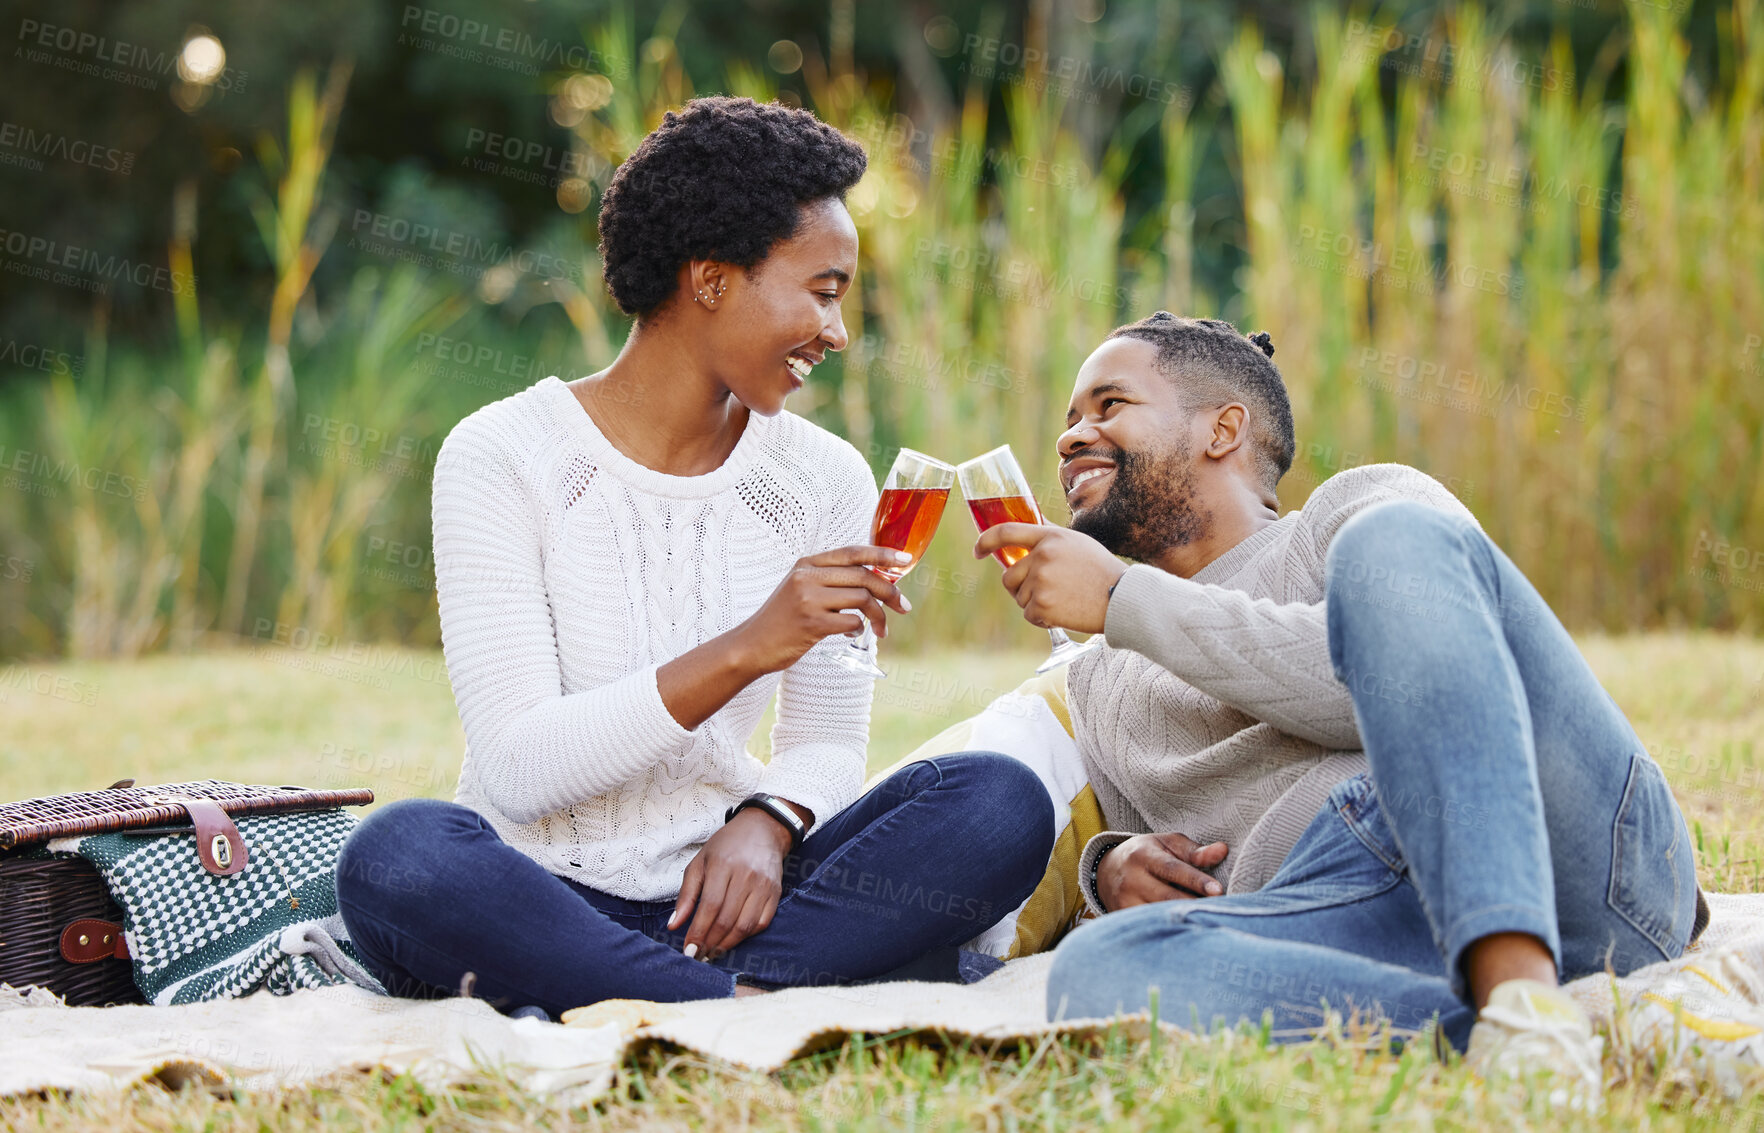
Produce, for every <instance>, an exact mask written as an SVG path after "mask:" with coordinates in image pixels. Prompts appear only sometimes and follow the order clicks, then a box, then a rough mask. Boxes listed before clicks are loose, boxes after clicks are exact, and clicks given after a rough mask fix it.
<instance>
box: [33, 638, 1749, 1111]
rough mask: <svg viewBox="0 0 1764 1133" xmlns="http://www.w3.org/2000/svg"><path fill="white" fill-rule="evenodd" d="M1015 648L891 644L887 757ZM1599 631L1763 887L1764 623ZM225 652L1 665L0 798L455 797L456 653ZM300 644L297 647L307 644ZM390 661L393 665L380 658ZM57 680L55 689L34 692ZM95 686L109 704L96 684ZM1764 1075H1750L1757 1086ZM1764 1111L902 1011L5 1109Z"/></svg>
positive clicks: (1643, 1088) (1625, 699)
mask: <svg viewBox="0 0 1764 1133" xmlns="http://www.w3.org/2000/svg"><path fill="white" fill-rule="evenodd" d="M1024 645H1025V646H1026V647H1025V648H1023V649H1022V650H1019V651H1015V652H1000V653H985V654H979V653H976V654H961V653H955V652H947V651H945V652H927V653H921V654H909V653H905V652H903V651H901V650H899V649H888V650H885V651H884V654H883V667H884V668H887V669H889V670H890V671H891V673H892V674H893V675H892V678H891V680H890V681H888V682H884V683H883V684H881V685H879V686H878V693H879V696H878V701H877V709H876V718H875V723H874V728H873V735H874V740H873V743H872V752H873V756H872V766H873V767H880V766H885V765H886V764H888V763H890V762H892V761H893V760H894V759H896V758H898V757H899V756H900V755H902V754H905V753H906V752H907V751H909V750H910V749H911V748H912V747H914V746H916V745H917V744H918V743H919V742H921V741H922V740H924V739H926V738H928V737H929V736H931V735H933V734H935V733H936V732H938V731H940V730H941V729H943V728H944V727H946V726H947V725H948V724H950V723H953V722H954V721H956V720H958V719H961V718H962V717H963V716H965V715H967V714H968V713H969V712H971V711H972V710H973V705H972V702H973V701H976V700H978V701H979V702H980V703H984V700H985V699H987V698H989V697H990V696H991V695H993V693H994V692H996V691H1003V690H1005V689H1008V688H1010V687H1012V686H1013V685H1014V684H1015V683H1016V682H1017V681H1018V680H1019V679H1020V678H1021V677H1023V676H1026V675H1027V674H1028V672H1029V671H1030V669H1031V667H1032V666H1033V664H1034V662H1035V661H1036V660H1038V659H1039V657H1040V653H1039V652H1038V651H1037V649H1036V646H1039V642H1034V644H1033V645H1031V644H1030V642H1029V639H1028V638H1027V637H1026V638H1025V641H1024ZM1581 646H1582V648H1583V650H1584V651H1585V653H1586V655H1587V657H1588V659H1589V661H1590V662H1591V663H1592V665H1593V667H1594V669H1595V670H1596V671H1597V672H1598V673H1599V676H1600V678H1601V679H1602V680H1603V681H1604V682H1605V685H1606V687H1607V688H1608V689H1609V690H1610V691H1611V693H1612V695H1613V696H1614V697H1615V698H1616V699H1617V701H1618V703H1619V704H1621V705H1622V706H1623V708H1624V710H1625V711H1626V712H1627V713H1628V714H1629V716H1630V719H1631V720H1632V721H1633V722H1634V723H1635V726H1636V730H1637V732H1638V733H1639V734H1640V736H1641V738H1642V740H1643V742H1644V743H1645V744H1646V745H1647V746H1648V749H1649V750H1650V751H1651V752H1652V753H1653V754H1654V756H1655V757H1656V758H1657V759H1658V760H1660V762H1661V764H1662V766H1663V767H1664V768H1665V769H1666V772H1667V775H1668V777H1669V778H1670V779H1671V780H1672V782H1673V785H1674V788H1675V789H1676V790H1677V792H1678V795H1679V798H1680V801H1681V802H1682V804H1683V806H1684V808H1685V811H1686V814H1687V816H1688V817H1689V818H1690V820H1691V822H1692V824H1693V826H1694V827H1695V828H1696V831H1697V835H1698V841H1699V866H1700V871H1701V874H1702V878H1703V882H1704V884H1705V885H1706V886H1707V887H1709V888H1713V889H1718V890H1723V891H1740V892H1753V891H1759V890H1764V875H1761V871H1760V862H1761V861H1764V857H1761V846H1764V815H1761V813H1760V810H1761V808H1760V807H1759V805H1758V804H1759V801H1760V793H1761V792H1760V785H1761V780H1760V776H1759V773H1758V770H1757V761H1756V751H1755V748H1754V739H1753V737H1755V736H1757V735H1758V734H1759V733H1760V731H1761V730H1764V642H1760V641H1757V640H1752V639H1747V638H1734V637H1724V636H1720V635H1714V634H1675V635H1667V634H1649V635H1636V636H1629V637H1587V638H1583V639H1581ZM306 661H313V662H314V665H315V666H316V665H317V664H318V662H319V658H317V657H315V656H314V655H312V654H289V653H282V652H274V651H272V652H267V653H265V652H258V653H209V654H197V655H193V656H177V657H170V656H164V657H154V658H148V659H145V660H140V661H132V662H68V663H60V664H54V665H40V666H33V667H20V666H15V667H13V668H11V669H7V670H3V671H0V696H3V698H4V699H3V700H0V710H3V711H4V712H5V714H6V718H7V720H8V727H7V729H6V732H5V734H4V736H3V737H0V797H5V798H18V797H24V796H28V795H33V794H39V793H45V792H51V791H60V790H74V789H84V788H89V787H94V786H103V785H105V784H108V783H110V782H111V781H112V780H114V779H117V778H120V777H123V776H125V775H133V776H135V777H137V778H139V779H140V780H141V781H142V782H163V781H174V780H177V779H182V778H202V777H209V776H213V777H217V778H229V779H241V780H261V781H264V782H275V783H281V782H298V783H303V784H306V785H311V786H317V785H365V786H370V787H373V788H374V790H375V791H376V793H377V794H378V796H379V798H380V799H382V800H390V799H393V798H399V797H404V796H407V795H414V794H427V795H436V796H440V797H447V796H448V795H449V794H450V793H451V791H452V786H453V779H454V776H455V774H456V773H457V768H458V761H459V756H460V752H461V749H462V746H463V740H462V737H461V735H460V731H459V724H458V720H457V718H456V716H455V714H454V709H453V703H452V697H451V694H450V692H449V690H448V687H447V685H446V683H445V678H444V677H441V676H439V668H438V661H439V658H438V657H437V656H436V655H435V654H432V653H424V652H417V651H395V650H388V651H382V652H377V653H376V652H369V653H367V654H364V655H361V656H357V657H356V658H355V659H353V660H351V659H349V657H348V655H347V654H346V653H342V654H340V657H339V658H338V659H336V660H329V659H327V661H328V663H329V664H330V665H331V666H332V668H331V669H330V670H328V671H322V670H321V669H320V668H318V667H308V666H306V665H305V664H304V662H306ZM296 662H299V664H296ZM381 682H383V683H381ZM35 690H44V691H35ZM88 701H89V703H88ZM1760 1084H1764V1082H1754V1083H1753V1085H1754V1086H1756V1085H1760ZM1761 1113H1764V1111H1761V1110H1760V1109H1759V1108H1758V1106H1757V1105H1756V1104H1755V1103H1753V1102H1752V1101H1750V1100H1749V1099H1748V1100H1743V1101H1741V1102H1738V1103H1734V1102H1727V1101H1723V1100H1721V1099H1719V1098H1717V1097H1714V1096H1701V1095H1698V1094H1695V1093H1693V1092H1689V1091H1687V1090H1686V1089H1685V1088H1684V1087H1683V1086H1682V1085H1681V1084H1677V1083H1675V1082H1673V1081H1672V1080H1670V1078H1666V1077H1661V1076H1659V1075H1656V1074H1653V1073H1650V1072H1648V1071H1647V1070H1646V1069H1645V1068H1644V1070H1643V1072H1642V1073H1641V1074H1640V1076H1639V1077H1638V1079H1637V1080H1635V1081H1631V1082H1628V1083H1625V1084H1623V1085H1620V1086H1618V1087H1616V1088H1614V1089H1613V1090H1612V1092H1611V1094H1610V1095H1609V1097H1608V1099H1607V1112H1606V1114H1605V1115H1604V1116H1603V1117H1602V1118H1600V1119H1597V1120H1591V1119H1581V1118H1575V1117H1562V1116H1560V1115H1554V1114H1550V1113H1547V1112H1545V1111H1544V1110H1542V1109H1541V1108H1538V1107H1537V1105H1535V1104H1530V1105H1520V1104H1518V1103H1516V1102H1512V1101H1509V1100H1508V1099H1504V1098H1499V1097H1488V1096H1480V1095H1479V1094H1478V1092H1477V1091H1476V1090H1475V1089H1474V1088H1473V1084H1472V1083H1471V1081H1470V1079H1469V1078H1468V1076H1467V1075H1466V1074H1464V1073H1463V1071H1462V1070H1461V1069H1458V1068H1456V1067H1454V1066H1442V1065H1440V1064H1438V1063H1437V1062H1435V1061H1434V1060H1433V1058H1432V1056H1431V1055H1430V1054H1428V1053H1426V1052H1423V1051H1421V1050H1419V1049H1414V1048H1411V1049H1410V1050H1409V1051H1408V1052H1406V1053H1404V1054H1401V1055H1392V1054H1389V1053H1383V1052H1369V1051H1367V1050H1364V1049H1361V1048H1360V1047H1358V1046H1356V1045H1355V1044H1354V1043H1351V1042H1348V1041H1336V1042H1318V1043H1312V1044H1306V1045H1304V1046H1299V1047H1290V1048H1284V1049H1274V1050H1269V1049H1264V1046H1263V1044H1262V1042H1261V1040H1260V1038H1259V1036H1257V1035H1255V1034H1253V1033H1249V1032H1247V1031H1246V1032H1241V1033H1234V1034H1221V1035H1216V1036H1213V1037H1211V1038H1208V1039H1204V1040H1199V1039H1197V1040H1183V1041H1163V1042H1154V1043H1145V1042H1128V1041H1126V1040H1124V1039H1121V1038H1114V1039H1110V1040H1106V1041H1103V1042H1100V1043H1097V1044H1094V1045H1084V1044H1074V1043H1069V1042H1057V1043H1049V1044H1041V1045H1034V1046H1027V1047H1021V1048H1005V1049H988V1048H984V1047H978V1046H972V1045H956V1046H945V1045H943V1044H941V1043H939V1042H937V1041H935V1040H934V1039H928V1038H925V1037H913V1036H882V1037H880V1038H870V1039H867V1040H864V1041H859V1042H853V1043H849V1044H847V1045H846V1046H845V1047H843V1048H841V1049H839V1050H836V1051H831V1052H827V1053H825V1054H823V1055H820V1056H817V1057H814V1058H808V1059H803V1060H800V1061H798V1062H797V1063H794V1064H792V1065H791V1066H789V1067H787V1068H785V1070H783V1071H782V1072H780V1073H778V1074H775V1075H767V1074H753V1073H746V1072H740V1071H734V1070H731V1069H729V1068H727V1067H721V1066H715V1065H707V1064H705V1063H704V1062H703V1061H702V1060H700V1059H697V1058H695V1057H692V1056H689V1055H680V1054H678V1053H676V1052H672V1051H669V1050H665V1049H651V1050H646V1051H642V1052H639V1053H638V1054H636V1055H635V1056H633V1057H632V1058H631V1059H630V1060H629V1061H628V1062H627V1064H626V1066H625V1068H624V1072H623V1074H622V1075H621V1078H620V1082H619V1085H618V1086H617V1087H616V1088H615V1090H614V1091H613V1093H612V1094H610V1095H609V1096H608V1097H607V1098H605V1099H603V1100H602V1101H601V1102H600V1103H598V1104H597V1105H595V1106H593V1107H592V1108H589V1109H582V1110H577V1111H575V1112H573V1113H566V1112H563V1111H560V1110H558V1109H556V1108H554V1107H550V1106H547V1105H546V1104H545V1103H543V1102H541V1101H538V1100H536V1099H534V1098H531V1097H527V1096H523V1095H522V1094H521V1093H519V1092H518V1091H514V1090H511V1089H509V1088H507V1087H506V1086H505V1085H502V1084H499V1083H495V1082H490V1081H486V1082H483V1083H478V1084H473V1085H470V1086H466V1087H461V1088H456V1089H453V1090H448V1091H441V1092H435V1091H429V1090H425V1089H424V1088H422V1087H421V1086H420V1085H419V1084H417V1083H416V1082H415V1081H413V1080H411V1079H409V1078H406V1077H377V1076H371V1075H362V1076H352V1077H350V1078H348V1079H347V1080H342V1081H339V1082H337V1083H335V1084H333V1085H329V1086H326V1087H322V1088H311V1089H301V1090H291V1091H285V1092H282V1093H277V1094H272V1093H260V1094H253V1095H239V1096H237V1097H234V1098H231V1099H217V1098H213V1097H210V1096H208V1095H207V1094H203V1093H199V1092H194V1091H187V1092H185V1093H182V1094H176V1095H173V1094H167V1093H164V1092H162V1091H158V1090H152V1089H143V1090H138V1091H136V1092H134V1093H132V1094H129V1095H127V1096H123V1097H117V1098H111V1099H100V1098H84V1097H75V1098H71V1099H51V1100H36V1101H18V1102H0V1127H3V1128H7V1129H11V1128H27V1127H28V1128H41V1129H90V1128H118V1129H121V1128H131V1129H203V1130H221V1129H240V1130H261V1129H325V1130H332V1129H354V1128H375V1129H379V1128H388V1127H391V1128H399V1129H468V1128H471V1129H477V1128H529V1127H544V1128H550V1127H554V1126H556V1127H562V1126H566V1125H570V1124H585V1125H588V1126H591V1127H594V1128H606V1129H632V1128H644V1129H700V1128H712V1129H725V1128H740V1129H747V1128H754V1129H780V1130H819V1129H833V1128H840V1129H845V1128H852V1129H864V1128H874V1129H902V1128H910V1129H943V1128H950V1129H987V1130H993V1129H1060V1128H1081V1129H1097V1128H1119V1129H1150V1128H1160V1129H1161V1128H1191V1127H1192V1128H1201V1127H1205V1128H1214V1127H1227V1128H1249V1129H1254V1128H1280V1129H1287V1128H1311V1129H1318V1130H1332V1129H1363V1128H1368V1127H1372V1126H1403V1127H1410V1126H1420V1127H1427V1128H1441V1129H1457V1128H1466V1129H1482V1128H1488V1127H1491V1126H1494V1125H1497V1124H1507V1125H1520V1126H1544V1125H1548V1126H1550V1127H1564V1128H1572V1127H1575V1126H1584V1127H1588V1128H1619V1127H1630V1126H1638V1125H1647V1126H1650V1127H1651V1126H1670V1127H1672V1128H1685V1129H1705V1128H1708V1129H1715V1128H1719V1129H1723V1130H1736V1129H1751V1128H1754V1127H1756V1126H1757V1125H1759V1124H1760V1116H1761Z"/></svg>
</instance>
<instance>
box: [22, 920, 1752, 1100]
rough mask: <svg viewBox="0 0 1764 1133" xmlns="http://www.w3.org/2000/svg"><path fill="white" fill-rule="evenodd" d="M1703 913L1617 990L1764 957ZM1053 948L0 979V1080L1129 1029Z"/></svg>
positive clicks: (464, 1073)
mask: <svg viewBox="0 0 1764 1133" xmlns="http://www.w3.org/2000/svg"><path fill="white" fill-rule="evenodd" d="M1709 905H1710V909H1711V911H1712V912H1713V920H1712V921H1711V923H1710V926H1709V930H1708V932H1707V933H1705V934H1704V937H1703V939H1702V940H1701V941H1700V942H1699V943H1698V947H1697V948H1696V949H1694V950H1693V951H1692V952H1691V953H1688V954H1687V955H1686V957H1685V958H1684V959H1682V960H1679V961H1676V962H1674V963H1671V964H1657V965H1654V966H1653V967H1650V968H1645V969H1642V970H1641V971H1639V972H1637V973H1634V974H1633V975H1631V976H1629V977H1627V978H1625V979H1623V980H1620V981H1618V982H1619V990H1620V991H1621V992H1622V994H1624V995H1625V996H1632V995H1634V994H1636V993H1638V992H1639V991H1642V990H1645V989H1646V988H1647V987H1648V986H1649V985H1650V984H1651V983H1653V982H1655V981H1657V980H1659V979H1661V978H1662V977H1663V976H1664V975H1665V974H1666V973H1668V972H1670V971H1671V970H1673V969H1675V968H1677V967H1679V966H1681V965H1683V964H1685V963H1689V962H1692V961H1693V960H1694V958H1695V957H1696V956H1699V955H1706V954H1708V953H1711V952H1714V951H1718V950H1721V949H1726V948H1736V947H1737V948H1743V949H1745V950H1746V951H1747V952H1748V954H1749V955H1751V956H1752V957H1753V959H1754V962H1755V963H1764V894H1757V895H1745V896H1726V895H1721V894H1711V895H1710V897H1709ZM1051 963H1052V956H1051V955H1048V954H1043V955H1039V956H1030V957H1027V958H1025V959H1022V960H1015V961H1012V962H1011V963H1009V964H1006V965H1005V967H1004V968H1003V969H1002V970H1001V971H999V972H997V973H995V974H994V975H992V976H991V977H989V978H987V979H985V980H983V981H981V982H980V983H977V984H971V985H968V986H959V985H953V984H930V983H891V984H873V985H869V986H864V987H846V988H799V989H795V990H791V991H783V992H778V993H775V994H772V995H764V996H756V997H753V998H747V999H729V1000H712V1001H706V1002H699V1003H688V1004H677V1005H661V1004H615V1005H601V1006H600V1007H597V1008H593V1009H590V1010H588V1011H586V1012H583V1013H581V1014H577V1013H575V1012H572V1013H571V1016H572V1019H571V1024H570V1025H564V1024H558V1023H541V1022H538V1021H536V1020H532V1019H519V1020H511V1019H508V1018H506V1017H504V1016H502V1015H500V1014H498V1013H497V1012H496V1011H495V1010H494V1009H492V1008H491V1007H490V1006H488V1005H487V1004H485V1003H483V1002H482V1001H479V1000H470V999H448V1000H430V1001H419V1000H406V999H386V998H382V997H378V996H375V995H373V994H372V993H370V992H367V991H364V990H362V989H360V988H355V987H347V986H344V987H332V988H321V989H315V990H310V991H300V992H296V993H295V994H293V995H289V996H281V997H276V996H270V995H265V994H258V995H253V996H250V997H248V998H245V999H235V1000H222V1001H217V1002H210V1003H200V1004H191V1005H189V1006H183V1007H105V1008H97V1007H65V1006H63V1005H61V1004H60V1003H59V1002H58V1001H56V1000H55V998H54V997H53V996H50V995H47V994H46V993H43V992H41V991H36V992H34V993H32V994H29V995H26V994H22V993H20V992H17V991H14V990H12V989H10V988H6V987H5V986H4V985H0V1011H5V1012H6V1015H5V1019H4V1022H0V1036H4V1037H3V1038H0V1096H12V1095H16V1094H24V1093H31V1092H34V1091H37V1090H42V1089H46V1088H59V1089H64V1090H91V1091H100V1090H115V1089H121V1088H126V1087H129V1086H131V1085H134V1084H136V1083H140V1082H143V1081H149V1080H158V1081H161V1082H166V1083H169V1084H177V1083H180V1082H186V1081H196V1082H201V1083H205V1084H208V1085H211V1086H215V1087H220V1086H223V1085H225V1086H233V1087H237V1088H242V1089H251V1090H256V1089H272V1088H277V1087H285V1086H301V1085H306V1084H308V1083H313V1082H319V1081H322V1080H325V1079H332V1078H335V1077H336V1076H337V1075H339V1074H342V1073H348V1072H359V1071H362V1070H368V1069H372V1068H375V1067H383V1068H385V1069H387V1070H391V1071H394V1072H400V1071H406V1070H408V1071H410V1072H411V1073H412V1074H413V1075H415V1076H416V1077H417V1078H418V1079H419V1080H421V1081H422V1082H423V1083H424V1084H425V1085H427V1086H430V1087H431V1088H440V1087H445V1086H447V1085H451V1084H454V1083H457V1082H461V1081H464V1080H467V1079H470V1078H474V1077H477V1076H480V1075H483V1074H485V1073H489V1074H493V1075H497V1076H500V1077H501V1078H503V1079H504V1080H505V1081H507V1082H509V1083H510V1084H512V1085H514V1086H515V1087H517V1088H520V1089H523V1090H526V1091H529V1092H530V1093H532V1094H535V1095H539V1096H544V1097H549V1098H552V1099H553V1100H556V1101H559V1102H561V1103H563V1104H571V1105H573V1104H580V1103H581V1102H584V1101H587V1100H590V1099H592V1098H593V1097H594V1096H595V1095H596V1094H597V1093H599V1092H600V1091H602V1090H604V1089H605V1088H606V1087H607V1086H608V1085H609V1084H610V1083H611V1081H612V1077H613V1074H614V1072H615V1071H616V1069H617V1067H618V1065H619V1064H620V1062H621V1061H622V1060H623V1058H624V1055H625V1052H626V1050H627V1049H628V1048H629V1047H630V1046H631V1044H632V1043H633V1042H639V1041H648V1040H661V1041H666V1042H672V1043H677V1044H679V1045H680V1046H683V1047H687V1048H689V1049H691V1050H693V1051H696V1052H698V1053H700V1054H702V1055H705V1056H707V1057H709V1058H712V1059H718V1060H721V1061H723V1062H727V1063H730V1064H733V1065H735V1066H740V1067H745V1068H749V1069H754V1070H775V1069H777V1068H778V1067H780V1066H782V1065H784V1063H786V1062H788V1061H789V1060H790V1059H791V1058H794V1057H797V1056H798V1055H802V1054H806V1053H809V1052H812V1051H815V1050H820V1049H824V1048H826V1047H828V1046H833V1045H836V1044H838V1043H840V1042H842V1041H844V1039H845V1038H846V1037H847V1036H849V1035H852V1034H857V1033H863V1034H868V1035H880V1034H893V1033H896V1032H900V1031H922V1032H933V1033H941V1034H944V1035H948V1036H952V1037H966V1038H974V1039H980V1040H1021V1039H1036V1038H1039V1037H1042V1036H1044V1035H1047V1034H1050V1033H1055V1032H1058V1033H1069V1034H1083V1033H1094V1032H1097V1031H1100V1030H1102V1029H1104V1028H1106V1027H1108V1026H1111V1025H1114V1026H1125V1027H1126V1028H1127V1030H1128V1031H1129V1033H1134V1032H1144V1031H1145V1029H1146V1027H1147V1023H1146V1021H1145V1020H1144V1019H1143V1018H1135V1019H1129V1020H1125V1021H1109V1020H1077V1021H1068V1022H1062V1023H1059V1024H1049V1023H1048V1022H1047V1021H1046V1018H1045V1014H1044V1012H1045V1006H1044V1005H1045V993H1046V987H1047V973H1048V968H1049V966H1050V964H1051ZM1570 989H1571V990H1572V991H1573V992H1574V993H1575V995H1576V996H1577V997H1578V998H1579V999H1580V1001H1581V1002H1582V1003H1583V1004H1584V1005H1585V1006H1586V1008H1587V1010H1588V1012H1589V1013H1590V1014H1592V1015H1593V1017H1594V1018H1595V1019H1608V1018H1609V1017H1610V1015H1611V1006H1612V993H1611V981H1610V980H1609V979H1608V978H1606V977H1603V976H1593V977H1588V978H1586V979H1583V980H1579V981H1576V982H1575V983H1574V984H1571V985H1570Z"/></svg>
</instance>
